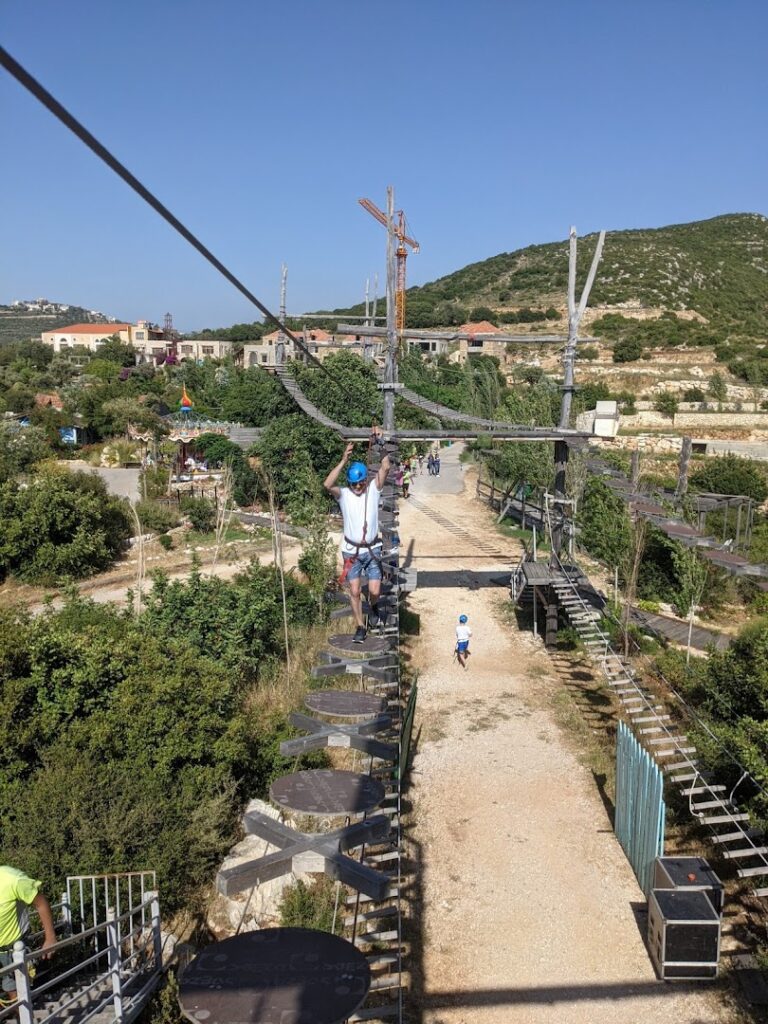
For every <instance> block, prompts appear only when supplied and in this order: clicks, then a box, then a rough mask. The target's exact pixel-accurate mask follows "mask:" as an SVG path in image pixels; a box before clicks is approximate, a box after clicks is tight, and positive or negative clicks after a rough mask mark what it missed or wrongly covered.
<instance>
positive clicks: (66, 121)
mask: <svg viewBox="0 0 768 1024" xmlns="http://www.w3.org/2000/svg"><path fill="white" fill-rule="evenodd" d="M0 65H2V66H3V67H4V68H5V70H6V71H7V72H8V73H9V74H10V75H12V76H13V77H14V78H15V79H16V81H17V82H19V83H20V84H21V85H23V86H24V88H25V89H27V90H28V91H29V92H31V93H32V95H33V96H34V97H35V99H38V100H39V101H40V102H41V103H42V105H43V106H44V107H45V108H46V109H47V110H49V111H50V112H51V113H52V114H53V116H54V117H56V118H58V119H59V121H61V123H62V124H63V125H65V126H66V127H67V128H69V130H70V131H71V132H72V133H73V134H74V135H76V136H77V137H78V139H80V141H81V142H84V143H85V145H86V146H87V147H88V148H89V149H90V150H92V152H94V153H95V154H96V156H97V157H99V158H100V159H101V160H103V161H104V163H105V164H106V165H107V166H108V167H111V169H112V170H113V171H114V172H115V174H117V175H118V177H120V178H122V179H123V181H124V182H125V183H126V184H127V185H129V186H130V187H131V188H132V189H133V191H134V192H136V193H137V194H138V195H140V196H141V198H142V199H143V200H144V201H145V202H146V203H148V204H149V205H150V206H151V207H152V209H153V210H155V211H156V212H157V213H159V214H160V216H161V217H162V218H163V220H165V221H167V223H168V224H170V225H171V227H172V228H174V229H175V230H176V231H178V233H179V234H180V235H181V237H182V238H184V239H186V241H187V242H189V244H190V245H191V246H193V247H194V248H195V249H197V251H198V252H199V253H200V255H201V256H204V257H205V259H206V260H208V262H209V263H210V264H211V265H212V266H214V267H215V268H216V269H217V270H218V271H219V273H220V274H223V276H224V277H226V279H227V280H228V281H229V282H230V284H233V285H234V286H235V288H237V290H238V291H239V292H240V293H241V294H242V295H244V296H245V297H246V299H248V301H249V302H252V303H253V305H254V306H255V307H256V308H257V309H258V310H259V311H260V312H261V313H262V314H263V315H264V316H265V317H266V318H267V320H269V321H270V322H271V323H273V324H275V326H276V327H277V328H278V329H279V330H281V331H283V332H284V333H285V334H286V335H287V336H288V337H289V338H290V339H291V341H292V342H293V343H294V345H296V346H297V347H298V348H300V349H301V351H302V352H303V353H304V355H305V356H306V357H307V359H309V360H310V361H311V362H312V363H314V364H315V365H316V366H317V367H318V368H319V369H320V370H322V371H323V373H324V374H325V375H326V377H327V378H328V379H329V380H330V381H332V382H333V384H334V386H335V387H336V388H338V389H339V391H340V392H343V394H344V397H345V398H347V397H348V395H347V392H346V390H345V389H344V388H343V387H342V385H341V384H340V383H339V382H338V381H337V380H336V378H335V377H334V376H333V374H332V373H331V372H330V370H327V369H326V368H325V367H324V366H323V364H322V363H321V362H320V360H319V359H316V358H315V357H314V356H313V355H312V353H311V352H310V350H309V349H308V348H307V346H306V345H305V344H304V342H303V341H299V339H298V338H297V337H296V335H295V334H293V332H292V331H290V330H289V329H288V328H287V327H286V326H285V324H284V323H282V321H281V320H280V319H279V317H276V316H275V314H274V313H272V312H270V311H269V310H268V309H267V307H266V306H265V305H264V303H263V302H260V301H259V300H258V299H257V298H256V296H255V295H254V294H253V292H252V291H250V290H249V289H248V288H246V286H245V285H244V284H243V283H242V281H240V279H239V278H237V277H235V275H234V274H233V273H232V271H231V270H229V269H228V268H227V267H225V266H224V264H223V263H222V262H221V260H219V259H217V258H216V257H215V256H214V255H213V253H212V252H211V250H210V249H208V248H206V246H204V245H203V243H202V242H201V241H200V240H199V239H198V238H197V237H196V236H195V235H193V234H192V232H191V231H190V230H189V228H187V227H185V226H184V225H183V224H182V223H181V221H180V220H179V219H178V217H175V216H174V215H173V214H172V213H171V211H170V210H169V209H168V207H167V206H164V205H163V204H162V203H161V202H160V200H159V199H158V198H157V197H156V196H154V195H153V194H152V193H151V192H150V191H149V189H148V188H145V186H144V185H142V183H141V182H140V181H139V179H138V178H137V177H135V175H133V174H131V172H130V171H129V170H128V168H127V167H125V166H124V165H123V164H121V163H120V161H119V160H118V159H117V157H115V156H113V155H112V153H110V151H109V150H108V149H107V148H106V146H103V145H102V144H101V143H100V142H99V140H98V139H97V138H96V137H95V136H94V135H92V134H91V133H90V132H89V131H88V129H87V128H85V127H84V125H82V124H80V122H79V121H78V120H77V118H75V117H73V116H72V114H70V113H69V111H68V110H67V109H66V108H65V107H63V106H62V105H61V103H59V101H58V100H57V99H55V98H54V97H53V96H52V95H51V94H50V93H49V92H48V90H47V89H45V88H43V86H42V85H41V84H40V83H39V82H38V81H37V79H36V78H33V77H32V75H30V73H29V72H28V71H27V70H26V69H25V68H23V67H22V66H21V64H19V62H18V61H16V60H14V58H13V57H12V56H11V55H10V53H8V51H7V50H4V49H3V47H2V46H0Z"/></svg>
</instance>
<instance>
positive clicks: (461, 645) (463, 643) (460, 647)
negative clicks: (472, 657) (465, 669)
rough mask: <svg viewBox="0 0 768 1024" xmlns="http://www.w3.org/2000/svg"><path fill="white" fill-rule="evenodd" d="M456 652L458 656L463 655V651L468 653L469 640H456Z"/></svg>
mask: <svg viewBox="0 0 768 1024" xmlns="http://www.w3.org/2000/svg"><path fill="white" fill-rule="evenodd" d="M456 650H457V651H458V652H459V654H463V653H464V651H468V650H469V640H457V641H456Z"/></svg>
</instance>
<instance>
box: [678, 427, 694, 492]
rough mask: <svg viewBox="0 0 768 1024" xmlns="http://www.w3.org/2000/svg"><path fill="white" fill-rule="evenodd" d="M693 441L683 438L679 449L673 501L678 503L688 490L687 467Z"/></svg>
mask: <svg viewBox="0 0 768 1024" xmlns="http://www.w3.org/2000/svg"><path fill="white" fill-rule="evenodd" d="M692 451H693V441H692V440H691V439H690V437H684V438H683V443H682V446H681V448H680V463H679V465H678V469H677V487H676V488H675V500H676V501H680V500H681V499H682V498H683V497H684V496H685V493H686V491H687V490H688V465H689V463H690V461H691V452H692Z"/></svg>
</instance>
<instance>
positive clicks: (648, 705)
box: [553, 551, 768, 875]
mask: <svg viewBox="0 0 768 1024" xmlns="http://www.w3.org/2000/svg"><path fill="white" fill-rule="evenodd" d="M553 558H554V559H555V561H556V563H557V565H558V566H559V568H560V570H561V572H562V573H563V576H564V577H565V579H566V580H567V582H568V585H569V586H570V588H571V590H572V591H573V593H574V594H576V596H577V598H578V599H579V601H580V602H581V603H582V605H584V606H585V607H588V606H587V605H586V602H585V601H584V599H583V597H582V595H581V594H580V593H579V592H578V588H577V587H576V585H575V583H574V581H573V580H571V579H570V577H569V576H568V574H567V573H566V572H565V569H564V567H563V564H562V562H561V561H560V559H559V557H558V556H557V554H556V553H555V552H554V551H553ZM606 617H607V618H608V619H609V620H610V619H612V620H613V621H614V622H615V623H616V624H618V625H621V623H619V621H618V619H616V617H615V616H614V615H612V614H611V613H610V612H609V613H608V614H607V616H606ZM596 629H597V631H598V632H599V633H600V635H601V636H603V635H604V634H603V632H602V630H601V629H600V627H599V626H596ZM632 642H633V644H634V646H635V647H636V648H637V650H638V651H639V653H640V654H641V656H642V657H645V655H644V654H643V652H642V650H641V648H640V646H639V644H637V643H636V641H634V640H632ZM608 648H610V642H609V638H608V637H606V655H605V657H604V659H603V666H602V667H603V672H604V673H605V661H606V660H607V657H608V655H607V649H608ZM611 650H612V648H611ZM613 657H615V658H617V659H618V660H619V661H620V662H621V665H622V669H623V670H624V671H625V672H626V675H627V679H628V680H629V682H630V683H631V684H632V686H633V687H634V688H635V691H636V692H637V695H638V696H639V697H640V698H641V699H642V701H643V703H644V705H645V710H647V711H648V713H649V715H651V716H653V718H654V720H655V722H656V725H657V726H658V727H659V728H661V730H662V731H663V732H664V734H665V735H666V736H667V737H668V738H669V739H670V741H672V740H673V737H674V735H675V732H676V731H677V730H674V729H671V728H670V727H669V726H667V725H666V723H665V722H664V721H663V718H662V716H661V715H660V714H659V712H658V711H656V709H655V707H654V705H653V702H652V701H651V700H649V698H648V696H647V694H646V693H644V692H643V687H642V686H641V685H640V684H639V682H638V680H637V678H636V676H635V674H634V672H633V670H632V669H631V667H630V666H629V665H628V664H627V662H626V661H625V659H624V658H623V657H622V656H621V655H619V654H616V653H615V652H613ZM655 675H656V676H657V678H658V677H659V676H660V677H661V679H662V680H663V682H664V683H665V684H666V686H667V687H668V688H669V689H670V691H671V693H672V694H673V695H674V697H675V698H676V699H677V700H678V701H679V702H680V703H681V705H682V706H683V707H684V708H685V709H686V710H690V711H692V709H690V707H689V705H687V704H686V702H685V701H684V700H683V699H682V697H680V695H679V694H678V693H677V691H676V690H675V689H674V687H672V685H671V684H670V683H669V682H668V680H667V679H666V678H665V677H664V676H663V673H660V672H658V671H656V672H655ZM694 717H695V718H698V716H696V715H695V713H694ZM702 724H704V723H702ZM704 727H705V728H707V727H706V725H704ZM707 732H710V730H709V729H708V728H707ZM713 738H714V737H713ZM691 768H692V770H693V771H694V772H695V773H696V777H697V779H700V781H701V784H702V786H703V787H704V788H705V789H706V791H707V792H708V794H709V795H710V796H711V797H712V798H713V799H716V800H718V801H720V800H721V798H720V796H719V791H717V790H715V789H713V788H712V785H711V784H710V783H709V781H708V780H707V779H705V778H704V777H703V776H702V775H701V773H700V769H699V768H698V766H697V765H696V764H695V763H694V762H693V761H691ZM662 771H663V769H662ZM745 772H746V769H745ZM743 778H744V776H742V779H740V780H739V783H738V784H737V786H736V787H734V790H733V791H732V794H731V796H730V797H729V799H728V801H727V802H726V801H722V804H723V808H724V809H725V810H726V812H727V813H728V814H729V815H733V814H736V813H738V805H737V804H735V803H733V800H732V795H733V793H735V790H736V788H737V787H738V785H739V784H740V783H741V782H742V781H743ZM691 788H693V787H691ZM689 806H690V810H691V814H692V816H693V817H695V818H697V819H698V818H700V817H701V812H697V811H696V809H695V806H694V805H693V801H692V800H689ZM732 827H733V828H735V829H736V830H737V831H738V832H740V833H741V835H742V837H743V840H744V841H745V842H747V843H748V844H749V846H751V847H753V848H754V849H755V851H757V849H758V844H757V843H755V842H754V840H753V838H752V837H751V836H750V835H749V830H748V829H747V828H744V827H743V826H742V824H741V822H739V821H736V820H734V821H733V822H732ZM709 829H710V832H712V833H713V834H714V835H717V834H718V833H717V832H716V831H715V829H714V827H713V826H709ZM751 856H754V857H759V858H760V860H762V862H763V864H765V865H766V874H767V875H768V856H767V855H766V854H763V853H757V852H755V853H754V854H752V855H751Z"/></svg>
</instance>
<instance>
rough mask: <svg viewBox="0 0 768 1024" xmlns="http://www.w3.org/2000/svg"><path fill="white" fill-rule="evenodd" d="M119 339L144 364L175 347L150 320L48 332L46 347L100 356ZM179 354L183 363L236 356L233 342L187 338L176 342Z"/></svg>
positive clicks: (44, 333)
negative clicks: (85, 350) (187, 360)
mask: <svg viewBox="0 0 768 1024" xmlns="http://www.w3.org/2000/svg"><path fill="white" fill-rule="evenodd" d="M115 335H117V336H118V337H119V338H120V340H121V341H123V342H125V343H126V345H129V344H130V345H133V347H134V348H135V349H136V352H137V353H138V356H139V358H140V359H142V360H152V359H154V360H157V359H158V357H160V356H165V355H167V354H168V351H169V349H170V347H171V345H172V344H173V342H171V341H168V340H167V339H166V337H165V332H164V331H163V330H162V329H161V328H160V327H158V326H156V325H155V324H153V323H150V321H149V320H139V321H138V322H137V323H135V324H121V323H110V324H70V325H69V326H68V327H61V328H59V330H56V331H44V332H43V334H42V341H43V344H44V345H51V346H52V347H53V351H54V352H66V351H68V350H70V349H75V348H84V349H87V350H88V351H89V352H98V350H99V349H100V348H101V346H102V345H103V344H104V342H106V341H108V340H109V339H110V338H112V337H114V336H115ZM175 344H176V351H177V354H178V357H179V358H180V359H194V360H195V361H200V360H201V359H224V358H225V357H226V356H230V355H232V347H233V346H232V342H231V341H221V340H219V339H216V338H214V339H205V340H202V341H190V340H187V339H186V338H181V339H175Z"/></svg>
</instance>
